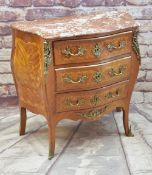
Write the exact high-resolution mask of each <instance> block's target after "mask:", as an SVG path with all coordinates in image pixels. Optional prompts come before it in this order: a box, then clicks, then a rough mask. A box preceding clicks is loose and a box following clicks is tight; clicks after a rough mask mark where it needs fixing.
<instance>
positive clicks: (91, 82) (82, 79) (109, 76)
mask: <svg viewBox="0 0 152 175" xmlns="http://www.w3.org/2000/svg"><path fill="white" fill-rule="evenodd" d="M130 68H131V57H125V58H121V59H118V60H114V61H110V62H107V63H103V64H98V65H89V66H79V67H69V68H59V69H56V90H57V92H59V91H69V90H75V91H77V90H87V89H95V88H99V87H103V86H107V85H110V84H113V83H116V82H119V81H123V80H127V79H129V75H130Z"/></svg>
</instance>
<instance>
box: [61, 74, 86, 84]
mask: <svg viewBox="0 0 152 175" xmlns="http://www.w3.org/2000/svg"><path fill="white" fill-rule="evenodd" d="M87 78H88V77H87V76H86V75H82V76H80V77H79V78H78V79H77V80H73V79H72V77H71V76H70V75H67V76H66V77H64V82H66V83H72V84H77V83H83V82H85V81H86V80H87Z"/></svg>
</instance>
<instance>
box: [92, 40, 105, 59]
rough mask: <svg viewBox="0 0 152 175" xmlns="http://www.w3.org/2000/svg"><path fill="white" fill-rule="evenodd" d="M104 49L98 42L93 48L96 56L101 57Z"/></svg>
mask: <svg viewBox="0 0 152 175" xmlns="http://www.w3.org/2000/svg"><path fill="white" fill-rule="evenodd" d="M102 51H103V49H102V48H101V47H100V45H99V44H98V43H97V44H96V45H95V47H94V48H93V49H92V53H93V55H94V56H95V57H97V58H99V57H100V55H101V53H102Z"/></svg>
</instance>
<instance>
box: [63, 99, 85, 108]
mask: <svg viewBox="0 0 152 175" xmlns="http://www.w3.org/2000/svg"><path fill="white" fill-rule="evenodd" d="M83 104H84V99H83V98H79V99H77V100H75V101H72V100H71V99H69V98H68V99H66V101H65V105H67V106H82V105H83Z"/></svg>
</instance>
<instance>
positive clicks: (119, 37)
mask: <svg viewBox="0 0 152 175" xmlns="http://www.w3.org/2000/svg"><path fill="white" fill-rule="evenodd" d="M131 36H132V31H129V32H124V33H121V34H115V35H112V36H106V37H99V38H91V39H82V40H66V41H58V42H55V43H54V57H55V64H56V65H60V64H68V63H84V62H93V61H99V60H103V59H107V58H110V57H114V56H117V55H122V54H126V53H130V50H131V47H132V44H131V43H132V41H131Z"/></svg>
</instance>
